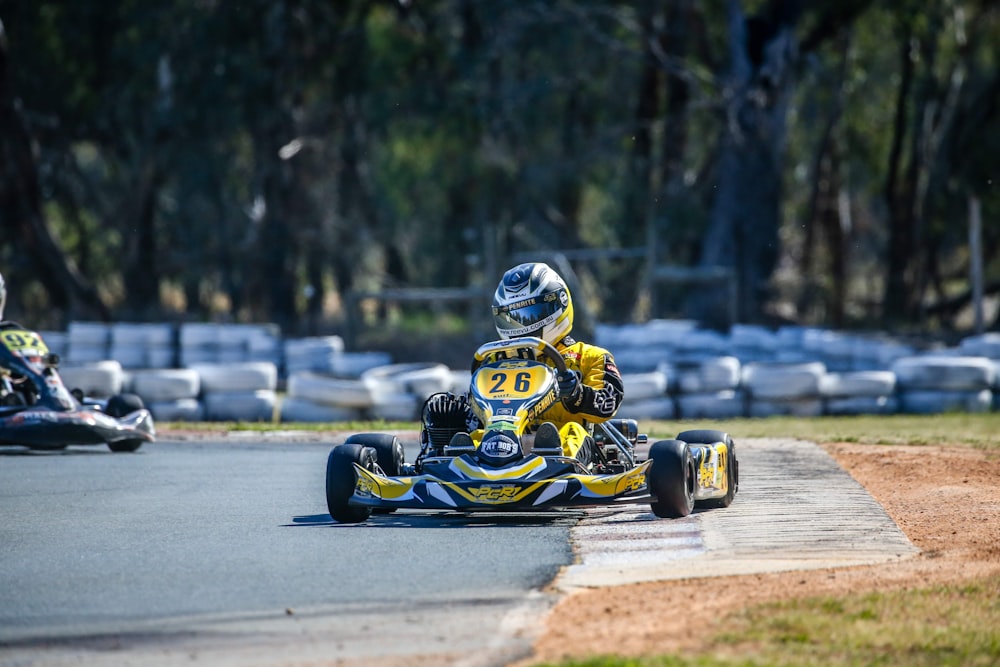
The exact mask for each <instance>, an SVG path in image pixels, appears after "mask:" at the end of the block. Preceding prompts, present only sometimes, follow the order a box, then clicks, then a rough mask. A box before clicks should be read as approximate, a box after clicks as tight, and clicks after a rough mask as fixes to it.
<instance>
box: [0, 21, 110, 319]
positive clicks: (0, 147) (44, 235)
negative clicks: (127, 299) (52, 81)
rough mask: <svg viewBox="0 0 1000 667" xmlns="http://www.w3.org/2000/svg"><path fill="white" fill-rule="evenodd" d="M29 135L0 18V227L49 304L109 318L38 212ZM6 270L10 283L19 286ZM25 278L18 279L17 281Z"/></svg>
mask: <svg viewBox="0 0 1000 667" xmlns="http://www.w3.org/2000/svg"><path fill="white" fill-rule="evenodd" d="M31 146H32V140H31V136H30V134H29V131H28V128H27V126H26V125H25V123H24V119H23V118H22V117H21V113H20V110H19V108H18V103H17V101H16V100H15V98H14V92H13V90H12V89H11V83H10V71H9V67H8V54H7V36H6V33H5V32H4V28H3V24H2V23H0V229H3V230H8V231H9V233H10V234H11V236H12V237H13V239H14V243H15V244H16V248H15V249H16V252H18V253H22V252H23V253H24V254H26V255H27V257H28V259H29V260H30V262H31V265H32V267H33V269H34V270H33V273H34V276H35V277H36V278H37V279H38V280H39V281H40V282H41V283H42V286H43V287H44V288H45V290H46V292H48V294H49V298H50V299H51V301H52V305H53V306H55V307H56V308H59V309H63V310H65V311H66V316H67V317H70V318H71V317H84V318H96V319H101V320H108V319H110V317H111V313H110V310H109V309H108V306H107V305H106V304H105V303H104V302H103V301H102V300H101V297H100V295H99V294H98V293H97V290H96V289H94V287H93V286H92V285H90V284H89V283H88V282H87V280H86V279H85V278H84V277H83V276H82V275H80V273H79V271H78V270H77V268H76V266H75V265H74V264H73V263H72V261H71V260H70V258H69V257H68V256H67V255H66V254H65V253H64V252H63V250H62V248H60V247H59V243H58V241H57V240H56V239H55V237H53V235H52V233H51V231H50V230H49V228H48V225H46V223H45V217H44V214H43V212H42V196H41V190H40V188H39V184H38V168H37V164H36V161H35V155H34V152H33V151H32V147H31ZM12 278H13V277H12V276H7V281H8V284H9V285H11V287H10V289H12V290H14V291H15V292H16V291H18V290H19V288H18V287H17V283H16V282H13V281H12ZM24 282H27V281H24V280H22V283H24Z"/></svg>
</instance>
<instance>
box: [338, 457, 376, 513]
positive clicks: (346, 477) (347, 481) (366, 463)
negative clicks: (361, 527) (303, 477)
mask: <svg viewBox="0 0 1000 667" xmlns="http://www.w3.org/2000/svg"><path fill="white" fill-rule="evenodd" d="M355 463H357V464H358V465H359V466H361V467H362V468H365V469H366V470H374V469H375V450H374V449H372V448H371V447H365V446H363V445H359V444H357V443H346V444H343V445H340V446H338V447H334V448H333V450H331V451H330V456H329V457H327V459H326V507H327V509H329V510H330V516H332V517H333V520H334V521H336V522H337V523H361V522H362V521H365V520H367V519H368V517H369V516H371V509H370V508H368V507H354V506H353V505H351V504H350V503H349V501H350V499H351V496H353V495H354V485H355V476H354V464H355Z"/></svg>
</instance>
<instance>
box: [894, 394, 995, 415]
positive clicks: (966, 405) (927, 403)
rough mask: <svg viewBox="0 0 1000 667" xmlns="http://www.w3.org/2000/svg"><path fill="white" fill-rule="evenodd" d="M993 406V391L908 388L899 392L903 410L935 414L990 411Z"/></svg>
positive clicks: (911, 412) (900, 406)
mask: <svg viewBox="0 0 1000 667" xmlns="http://www.w3.org/2000/svg"><path fill="white" fill-rule="evenodd" d="M992 408H993V392H992V391H990V390H989V389H982V390H979V391H975V390H969V391H961V390H946V389H907V390H903V391H901V392H900V394H899V409H900V411H901V412H904V413H907V414H914V415H933V414H941V413H944V412H989V411H990V410H991V409H992Z"/></svg>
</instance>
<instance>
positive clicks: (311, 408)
mask: <svg viewBox="0 0 1000 667" xmlns="http://www.w3.org/2000/svg"><path fill="white" fill-rule="evenodd" d="M279 410H280V418H279V419H280V421H282V422H307V423H317V422H347V421H359V420H361V419H363V418H364V413H363V411H362V410H361V409H360V408H349V407H343V406H338V405H325V404H322V403H315V402H313V401H310V400H308V399H305V398H300V397H297V396H287V395H286V396H285V397H284V398H283V399H282V400H281V405H280V407H279Z"/></svg>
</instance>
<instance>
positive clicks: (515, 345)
mask: <svg viewBox="0 0 1000 667" xmlns="http://www.w3.org/2000/svg"><path fill="white" fill-rule="evenodd" d="M521 350H530V351H531V353H532V354H533V355H534V358H536V359H537V358H538V356H539V355H540V356H542V357H545V358H546V359H548V360H549V361H551V362H552V365H553V366H555V369H556V370H557V371H558V372H560V373H562V372H565V370H566V360H565V359H563V356H562V355H561V354H559V350H557V349H556V348H555V347H554V346H553V345H552V344H550V343H549V342H547V341H545V340H542V339H541V338H536V337H535V336H525V337H524V338H511V339H509V340H497V341H493V342H492V343H485V344H483V345H481V346H479V349H478V350H476V354H475V355H474V359H475V363H474V364H473V366H474V367H475V368H478V367H479V366H480V365H481V364H482V363H483V362H485V361H487V360H489V359H491V358H492V359H494V360H495V359H496V358H497V355H498V354H499V353H501V352H502V353H505V354H509V355H510V356H511V357H513V358H517V357H519V356H521V355H520V351H521Z"/></svg>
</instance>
